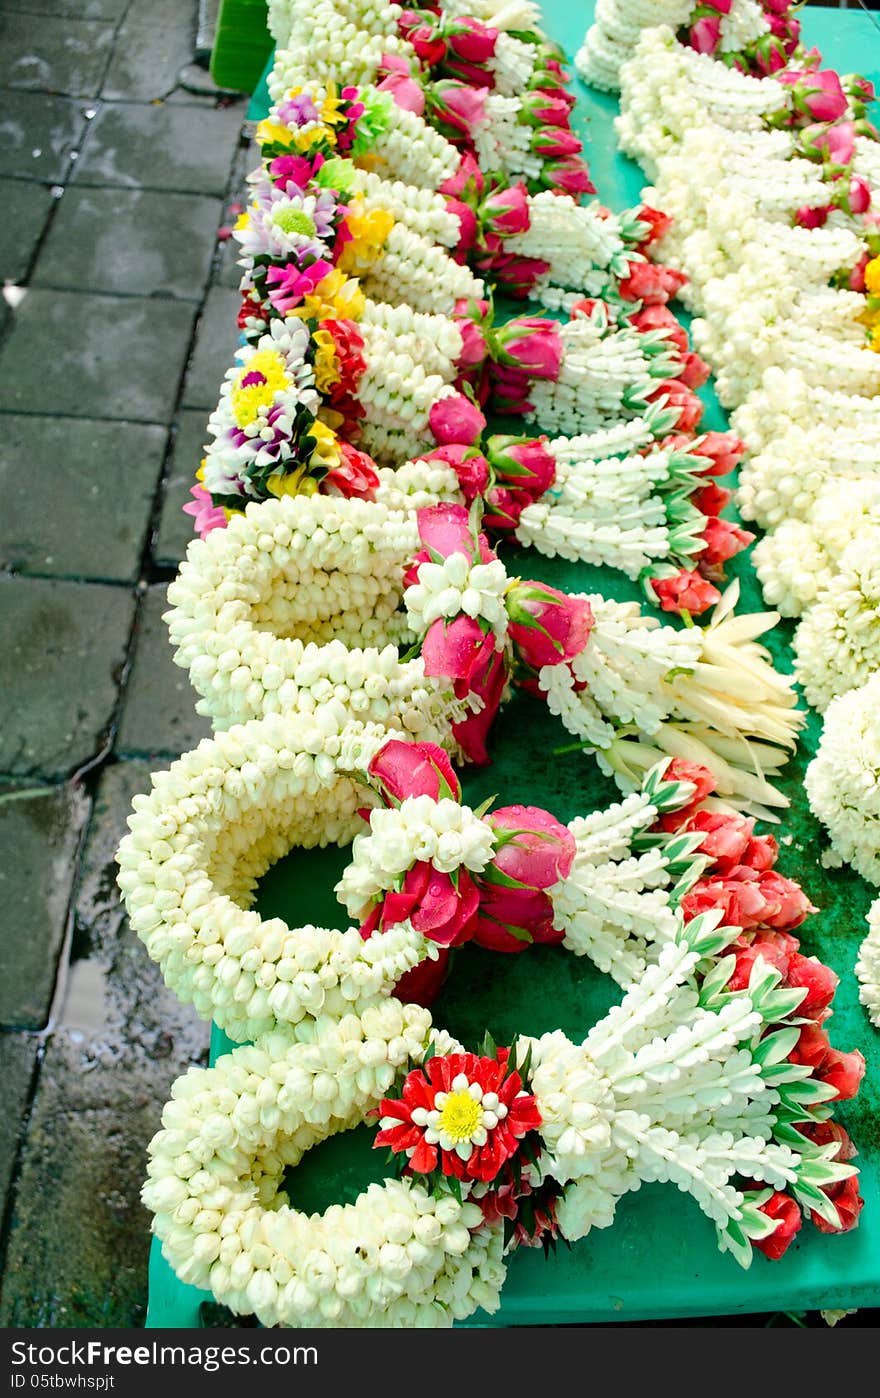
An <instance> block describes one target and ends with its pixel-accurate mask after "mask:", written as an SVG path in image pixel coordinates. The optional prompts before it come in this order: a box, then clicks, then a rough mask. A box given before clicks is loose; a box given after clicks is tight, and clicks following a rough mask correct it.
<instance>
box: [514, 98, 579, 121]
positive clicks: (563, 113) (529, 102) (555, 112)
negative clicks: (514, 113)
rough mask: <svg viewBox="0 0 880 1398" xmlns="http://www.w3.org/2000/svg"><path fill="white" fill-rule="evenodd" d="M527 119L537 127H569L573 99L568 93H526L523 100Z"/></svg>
mask: <svg viewBox="0 0 880 1398" xmlns="http://www.w3.org/2000/svg"><path fill="white" fill-rule="evenodd" d="M522 103H523V110H524V112H525V114H526V117H527V119H528V120H529V121H530V122H531V123H532V125H535V126H563V127H565V126H568V123H569V118H570V113H571V99H570V97H569V94H568V93H567V92H542V91H541V90H540V89H538V90H537V91H535V92H526V93H524V94H523V98H522Z"/></svg>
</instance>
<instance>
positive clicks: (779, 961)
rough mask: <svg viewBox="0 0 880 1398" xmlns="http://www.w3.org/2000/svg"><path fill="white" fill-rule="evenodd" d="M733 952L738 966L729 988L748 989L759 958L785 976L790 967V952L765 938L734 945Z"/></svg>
mask: <svg viewBox="0 0 880 1398" xmlns="http://www.w3.org/2000/svg"><path fill="white" fill-rule="evenodd" d="M726 920H727V919H726V918H725V921H726ZM733 954H734V956H735V957H736V966H735V967H734V971H733V975H732V976H731V978H730V980H729V981H728V982H727V987H726V988H727V989H728V990H748V988H749V980H750V979H751V975H752V967H753V966H754V964H755V962H756V961H758V960H759V959H760V960H761V961H763V962H764V963H765V965H767V966H773V967H774V968H775V969H776V970H777V971H779V972H781V974H782V976H783V978H784V977H785V973H786V970H787V969H788V954H787V953H786V952H785V950H784V949H783V948H782V947H779V946H777V945H776V943H775V942H771V941H769V940H768V941H764V940H763V938H756V939H755V941H754V942H751V943H750V944H749V945H748V946H744V947H734V948H733Z"/></svg>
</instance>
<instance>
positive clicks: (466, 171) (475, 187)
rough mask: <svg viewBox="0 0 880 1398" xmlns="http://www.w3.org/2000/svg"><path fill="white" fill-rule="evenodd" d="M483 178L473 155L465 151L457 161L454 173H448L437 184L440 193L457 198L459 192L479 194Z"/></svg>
mask: <svg viewBox="0 0 880 1398" xmlns="http://www.w3.org/2000/svg"><path fill="white" fill-rule="evenodd" d="M484 184H485V180H484V178H483V172H482V170H481V169H480V167H479V165H478V164H477V162H476V160H475V159H474V157H473V156H472V155H471V154H470V153H469V152H467V151H465V153H464V154H463V155H462V156H461V158H460V159H459V162H458V169H457V170H456V172H455V174H454V175H450V176H449V178H448V179H446V180H444V181H443V183H442V184H441V185H440V186H439V193H440V194H448V195H452V196H453V197H454V198H458V196H459V195H461V194H475V195H478V196H479V195H481V194H482V193H483V186H484Z"/></svg>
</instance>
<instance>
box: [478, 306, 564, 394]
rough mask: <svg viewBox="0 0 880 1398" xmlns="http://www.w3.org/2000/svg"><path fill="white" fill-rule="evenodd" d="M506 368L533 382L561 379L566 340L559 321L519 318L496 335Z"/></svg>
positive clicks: (530, 317)
mask: <svg viewBox="0 0 880 1398" xmlns="http://www.w3.org/2000/svg"><path fill="white" fill-rule="evenodd" d="M495 338H496V343H497V344H498V346H499V347H500V351H501V352H500V354H499V356H498V357H499V360H500V362H501V365H502V366H505V367H506V366H509V367H511V368H513V369H514V370H520V371H522V372H523V373H526V374H528V375H529V377H530V378H533V379H557V378H558V377H559V370H560V368H561V366H562V339H561V336H560V334H559V326H558V324H557V323H556V321H555V320H546V319H544V317H542V316H519V317H517V318H516V319H515V320H509V321H508V322H507V324H506V325H502V326H501V327H500V328H499V329H498V331H497V332H496V337H495Z"/></svg>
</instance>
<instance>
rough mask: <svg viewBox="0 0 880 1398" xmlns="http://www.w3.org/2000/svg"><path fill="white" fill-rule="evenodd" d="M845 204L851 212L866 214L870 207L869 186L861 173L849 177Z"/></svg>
mask: <svg viewBox="0 0 880 1398" xmlns="http://www.w3.org/2000/svg"><path fill="white" fill-rule="evenodd" d="M846 206H847V208H848V209H849V212H850V213H851V214H866V213H867V212H868V210H869V208H870V207H871V186H870V185H869V184H868V181H867V180H866V179H863V177H862V176H861V175H853V176H851V178H850V182H849V188H848V190H847V196H846Z"/></svg>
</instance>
